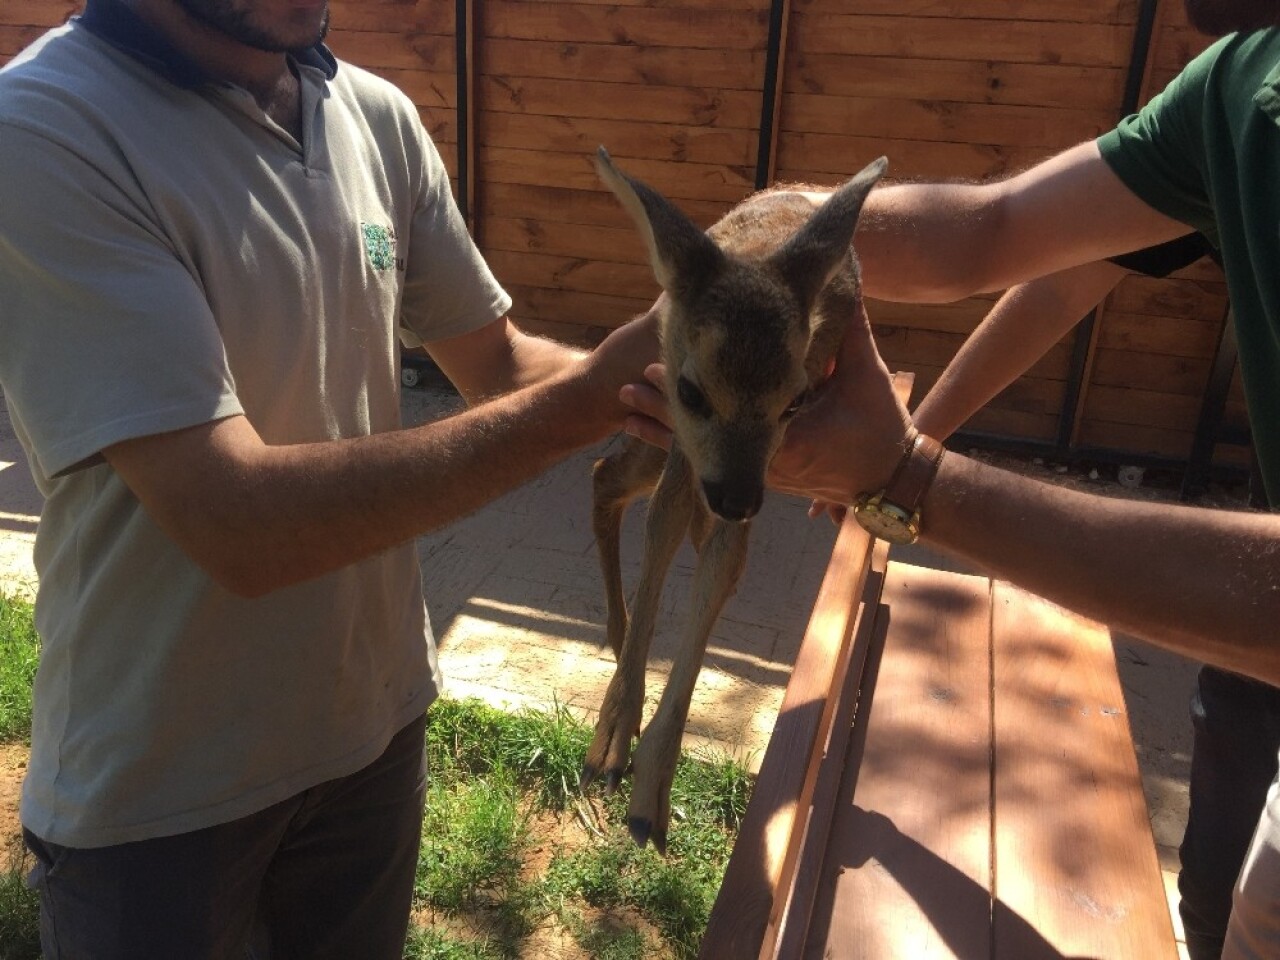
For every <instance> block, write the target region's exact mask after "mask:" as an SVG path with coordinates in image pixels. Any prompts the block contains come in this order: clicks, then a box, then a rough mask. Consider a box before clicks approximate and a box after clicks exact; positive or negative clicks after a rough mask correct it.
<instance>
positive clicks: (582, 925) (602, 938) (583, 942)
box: [560, 910, 654, 960]
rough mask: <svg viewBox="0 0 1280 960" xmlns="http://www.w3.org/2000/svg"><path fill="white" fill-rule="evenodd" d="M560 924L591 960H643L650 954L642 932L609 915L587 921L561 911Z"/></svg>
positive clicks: (572, 913) (573, 912)
mask: <svg viewBox="0 0 1280 960" xmlns="http://www.w3.org/2000/svg"><path fill="white" fill-rule="evenodd" d="M560 922H561V923H562V924H564V926H565V928H566V929H567V930H568V931H569V934H570V935H571V936H572V937H573V939H574V942H576V943H577V944H578V946H579V947H581V948H582V949H583V950H584V951H585V952H586V954H587V956H589V957H591V958H592V960H645V958H646V957H652V956H653V955H654V947H653V944H652V943H651V942H650V941H649V938H648V937H646V936H645V935H644V933H643V931H641V930H638V929H637V928H636V927H635V925H634V924H631V923H628V922H627V921H625V920H622V919H619V918H618V917H616V916H614V915H612V914H604V915H603V916H600V917H597V918H596V919H595V920H593V921H588V920H587V918H586V917H584V916H583V915H582V913H581V912H580V911H578V910H565V911H564V912H563V915H562V916H561V917H560Z"/></svg>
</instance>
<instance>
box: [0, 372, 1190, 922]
mask: <svg viewBox="0 0 1280 960" xmlns="http://www.w3.org/2000/svg"><path fill="white" fill-rule="evenodd" d="M459 406H460V401H459V400H458V398H457V396H456V395H455V394H453V393H452V391H451V390H449V389H448V388H446V387H443V386H441V385H440V384H438V383H433V382H432V381H431V380H430V379H428V380H427V381H426V383H425V386H424V387H419V388H415V389H410V390H406V391H405V395H404V404H403V410H404V417H405V421H406V423H421V422H424V421H428V420H432V419H435V418H438V417H441V416H445V415H447V414H448V413H450V412H452V411H454V410H456V409H458V408H459ZM618 442H620V441H619V440H617V439H614V440H611V441H608V442H606V443H603V444H601V445H599V446H598V447H596V448H593V449H591V450H587V451H583V452H581V453H579V454H577V455H575V456H573V457H570V458H569V459H568V460H566V461H565V462H563V463H562V464H560V465H559V466H558V467H556V468H554V469H552V470H550V471H549V472H547V473H545V474H544V475H543V476H541V477H540V478H538V479H537V480H535V481H533V482H532V483H530V484H527V485H526V486H524V487H522V488H520V489H519V490H516V491H514V492H512V493H511V494H509V495H507V496H505V497H503V498H501V499H500V500H498V501H496V502H494V503H492V504H490V505H489V506H487V507H485V508H484V509H482V510H480V511H479V512H477V513H475V514H474V515H472V516H470V517H467V518H465V519H463V520H461V521H459V522H457V523H454V524H452V525H450V526H449V527H448V528H446V529H443V530H440V531H437V532H436V533H434V534H432V535H430V536H426V537H422V538H421V539H420V540H419V553H420V557H421V561H422V567H423V573H424V581H425V583H426V595H427V605H428V609H429V611H430V614H431V618H432V622H433V625H434V627H435V630H436V636H437V638H438V641H439V645H440V658H441V665H442V668H443V670H444V673H445V677H446V692H447V693H448V694H449V695H452V696H459V697H462V696H478V697H481V698H483V699H485V700H487V701H489V702H491V703H494V704H497V705H501V706H506V707H512V706H522V705H530V706H538V707H545V706H548V705H551V704H555V703H559V704H564V705H567V706H568V707H569V708H570V709H571V710H572V711H574V712H575V713H577V714H578V715H579V716H581V717H583V718H587V719H589V718H590V716H591V714H592V712H593V711H594V710H595V708H596V707H597V706H598V704H599V703H600V700H601V698H602V696H603V694H604V689H605V687H606V685H607V684H608V682H609V678H610V677H611V676H612V672H613V659H612V654H611V653H610V652H609V651H608V650H607V649H606V648H605V638H604V628H603V623H604V613H605V611H604V597H603V590H602V587H601V582H600V574H599V570H598V566H597V560H596V555H595V546H594V541H593V537H592V533H591V524H590V483H589V475H590V465H591V463H592V462H593V461H594V459H595V458H596V457H598V456H600V455H601V454H602V453H603V452H605V451H607V450H609V449H612V448H613V445H614V444H616V443H618ZM39 509H40V498H39V495H38V494H37V493H36V491H35V489H34V485H33V484H32V482H31V477H30V474H29V472H28V469H27V466H26V461H25V458H24V456H23V454H22V451H21V449H20V447H19V446H18V444H17V441H16V439H15V438H14V435H13V429H12V426H11V424H10V423H9V419H8V416H7V413H5V411H4V410H3V407H0V589H6V590H9V591H14V590H17V591H22V592H26V593H30V592H31V591H32V590H33V588H34V585H35V571H34V569H33V568H32V565H31V545H32V543H33V541H34V536H35V527H36V523H37V520H38V516H39ZM805 509H806V505H805V504H804V503H802V502H799V501H796V500H791V499H787V498H783V497H777V496H774V495H770V497H769V500H768V502H767V503H766V505H765V508H764V510H763V511H762V512H761V514H760V516H759V518H758V519H757V520H756V521H755V523H754V527H753V531H752V543H751V552H750V556H749V559H748V564H747V569H746V572H745V574H744V576H743V579H742V581H741V583H740V585H739V589H738V592H737V594H736V595H735V596H734V597H733V598H732V599H731V600H730V601H729V603H728V605H727V607H726V609H725V611H724V613H723V615H722V616H721V618H720V620H719V622H718V623H717V625H716V628H715V631H714V633H713V635H712V637H711V640H710V643H709V647H708V653H707V658H706V662H705V666H704V668H703V671H702V675H701V677H700V679H699V683H698V687H697V691H696V693H695V695H694V700H693V703H692V706H691V708H690V714H689V723H688V743H689V745H691V746H694V747H697V746H700V745H703V746H710V747H714V748H715V749H718V750H722V751H727V752H729V753H730V754H732V755H733V756H735V757H737V758H738V759H740V760H741V761H743V762H744V763H746V764H747V765H748V766H749V767H751V768H753V769H754V768H755V767H756V766H757V765H758V763H759V761H760V759H761V757H762V755H763V752H764V747H765V745H766V744H767V742H768V738H769V735H770V732H771V730H772V728H773V724H774V722H775V719H776V716H777V712H778V708H779V706H780V704H781V702H782V695H783V691H784V689H785V686H786V683H787V680H788V678H789V675H790V668H791V664H792V663H793V661H794V659H795V655H796V651H797V648H798V645H799V642H800V640H801V638H802V636H803V634H804V629H805V626H806V624H807V622H808V617H809V613H810V609H811V607H812V604H813V601H814V598H815V597H816V595H817V591H818V586H819V584H820V582H821V579H822V575H823V572H824V571H825V568H826V563H827V560H828V557H829V554H830V551H831V547H832V545H833V543H834V541H835V529H834V527H833V526H832V525H831V524H830V523H828V522H826V521H825V520H820V521H812V522H811V521H809V520H808V519H807V517H806V516H805ZM642 522H643V510H642V509H638V508H637V509H633V510H632V511H631V512H630V514H629V515H628V517H627V520H626V522H625V524H624V542H623V574H624V578H625V579H626V582H627V583H629V584H631V583H634V582H635V579H636V576H637V571H638V566H639V561H640V554H641V548H640V533H641V525H642ZM893 556H894V559H896V560H903V561H906V562H909V563H916V564H920V565H925V566H937V567H942V568H946V569H959V570H962V572H963V567H961V566H959V565H956V564H954V563H952V562H950V561H949V560H948V559H947V558H945V557H940V556H938V555H936V554H933V553H931V552H930V551H927V550H924V549H922V548H911V549H908V550H898V549H895V552H894V555H893ZM693 562H694V556H693V552H692V550H691V549H690V548H689V547H688V546H687V545H686V546H685V547H684V548H682V550H681V552H680V553H679V554H678V555H677V557H676V560H675V563H674V564H673V567H672V571H671V575H670V577H669V579H668V584H667V589H666V591H665V594H664V600H663V606H662V613H661V618H660V621H659V623H658V628H657V636H656V637H655V640H654V648H653V655H652V657H651V660H650V669H649V672H648V681H647V690H648V694H649V697H648V699H649V708H650V709H652V706H653V704H654V703H656V699H657V697H658V695H659V694H660V693H661V688H662V684H663V683H664V682H665V678H666V671H667V669H668V667H669V664H670V661H671V656H672V651H673V647H674V645H675V643H676V638H677V637H678V636H679V625H680V622H681V618H682V612H683V611H684V610H685V607H686V603H687V599H688V594H689V584H690V578H691V574H692V571H693ZM970 572H971V571H970ZM1116 653H1117V660H1118V662H1119V666H1120V675H1121V681H1122V683H1123V685H1124V689H1125V694H1126V699H1127V705H1128V709H1129V716H1130V722H1131V724H1132V728H1133V733H1134V741H1135V744H1136V746H1137V750H1138V760H1139V765H1140V767H1141V769H1142V774H1143V782H1144V788H1145V790H1146V795H1147V801H1148V806H1149V809H1150V812H1151V817H1152V825H1153V829H1154V832H1155V835H1156V840H1157V847H1158V849H1159V852H1160V857H1161V863H1162V866H1163V867H1164V868H1165V870H1166V881H1167V883H1168V884H1170V885H1172V882H1173V876H1174V874H1173V871H1176V869H1177V855H1176V847H1177V843H1178V841H1179V840H1180V838H1181V833H1182V829H1183V826H1184V825H1185V822H1186V779H1187V771H1188V765H1189V756H1190V725H1189V722H1188V720H1187V698H1188V695H1189V692H1190V688H1191V680H1192V677H1193V676H1194V672H1195V669H1196V665H1195V664H1192V663H1190V662H1189V661H1185V660H1183V659H1181V658H1179V657H1175V656H1172V655H1169V654H1165V653H1162V652H1161V651H1159V650H1155V649H1153V648H1151V647H1149V646H1146V645H1145V644H1141V643H1138V642H1136V641H1131V640H1128V639H1125V638H1117V640H1116ZM1175 926H1176V915H1175ZM1179 939H1181V937H1180V936H1179Z"/></svg>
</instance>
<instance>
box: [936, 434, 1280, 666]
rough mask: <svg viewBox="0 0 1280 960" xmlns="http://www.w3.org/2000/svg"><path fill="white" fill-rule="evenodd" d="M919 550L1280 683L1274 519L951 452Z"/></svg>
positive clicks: (1279, 548) (1278, 535)
mask: <svg viewBox="0 0 1280 960" xmlns="http://www.w3.org/2000/svg"><path fill="white" fill-rule="evenodd" d="M924 517H925V524H924V530H923V535H924V538H925V540H926V541H927V542H929V543H931V544H932V545H934V546H937V547H939V548H941V549H943V550H945V551H946V552H948V553H952V554H955V555H957V556H961V557H964V558H966V559H968V560H970V561H972V562H973V563H976V564H978V565H979V566H981V567H983V568H984V569H986V570H988V571H990V572H991V573H993V574H995V575H997V576H1000V577H1002V578H1005V579H1008V580H1011V581H1012V582H1014V583H1016V584H1018V585H1020V586H1022V587H1024V588H1026V589H1027V590H1030V591H1032V592H1034V593H1037V594H1040V595H1041V596H1044V597H1046V598H1048V599H1050V600H1053V601H1055V602H1057V603H1060V604H1062V605H1063V606H1065V607H1069V608H1071V609H1073V610H1077V611H1079V612H1081V613H1084V614H1086V615H1088V616H1091V617H1093V618H1094V619H1097V620H1100V621H1102V622H1104V623H1107V624H1109V625H1111V626H1113V627H1116V628H1118V629H1121V630H1124V631H1125V632H1127V633H1132V634H1133V635H1135V636H1138V637H1141V638H1143V639H1145V640H1148V641H1150V642H1151V643H1153V644H1155V645H1157V646H1160V647H1163V648H1165V649H1168V650H1172V651H1173V652H1175V653H1180V654H1183V655H1185V656H1188V657H1192V658H1195V659H1197V660H1204V661H1206V662H1209V663H1212V664H1214V665H1215V666H1218V667H1222V668H1224V669H1227V670H1233V671H1235V672H1237V673H1243V674H1246V675H1248V676H1252V677H1255V678H1257V679H1260V680H1264V681H1266V682H1268V683H1272V684H1277V683H1280V635H1278V634H1277V633H1276V625H1277V624H1280V516H1277V515H1272V514H1258V513H1239V512H1231V511H1224V510H1208V509H1203V508H1195V507H1183V506H1176V505H1170V504H1156V503H1149V502H1145V501H1131V500H1117V499H1112V498H1106V497H1100V496H1097V495H1090V494H1083V493H1078V492H1076V491H1072V490H1068V489H1065V488H1061V487H1054V486H1049V485H1046V484H1042V483H1038V482H1036V481H1033V480H1030V479H1028V478H1025V477H1020V476H1017V475H1014V474H1011V473H1007V472H1005V471H1002V470H998V469H995V468H993V467H989V466H987V465H985V464H980V463H977V462H975V461H972V460H969V459H966V458H964V457H961V456H958V455H955V454H948V455H947V456H946V457H945V458H944V459H943V463H942V468H941V470H940V471H939V474H938V477H937V480H936V481H935V483H934V486H933V488H932V489H931V490H930V492H929V495H928V497H927V499H926V501H925V508H924Z"/></svg>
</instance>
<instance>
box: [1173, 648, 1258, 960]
mask: <svg viewBox="0 0 1280 960" xmlns="http://www.w3.org/2000/svg"><path fill="white" fill-rule="evenodd" d="M1191 723H1192V727H1193V728H1194V733H1195V739H1194V743H1193V746H1192V753H1191V783H1190V804H1191V805H1190V810H1189V812H1188V816H1187V831H1186V833H1185V835H1184V836H1183V840H1182V847H1181V849H1180V851H1179V852H1180V854H1181V858H1182V870H1181V872H1180V873H1179V874H1178V892H1179V893H1180V894H1181V896H1182V899H1181V902H1180V903H1179V905H1178V909H1179V912H1180V913H1181V915H1182V925H1183V929H1184V930H1185V932H1186V938H1187V953H1188V954H1189V955H1190V957H1191V960H1218V958H1219V957H1220V956H1221V955H1222V944H1223V939H1224V938H1225V937H1226V934H1227V921H1228V919H1229V918H1230V916H1231V893H1232V890H1233V888H1234V887H1235V883H1236V879H1237V877H1238V876H1239V874H1240V867H1241V865H1242V864H1243V863H1244V858H1245V854H1246V853H1247V851H1248V849H1249V843H1250V841H1251V840H1252V839H1253V832H1254V828H1255V827H1256V826H1257V825H1258V818H1259V816H1260V815H1261V813H1262V809H1263V807H1264V806H1265V805H1266V800H1267V790H1268V789H1269V788H1270V786H1271V782H1272V781H1273V780H1274V779H1275V778H1276V771H1277V754H1278V753H1280V689H1277V688H1275V687H1272V686H1268V685H1267V684H1264V683H1259V682H1257V681H1255V680H1249V679H1247V678H1245V677H1241V676H1237V675H1236V674H1234V673H1227V672H1226V671H1223V670H1218V669H1215V668H1213V667H1203V668H1202V669H1201V670H1200V675H1199V677H1198V678H1197V683H1196V690H1195V692H1194V694H1193V695H1192V698H1191Z"/></svg>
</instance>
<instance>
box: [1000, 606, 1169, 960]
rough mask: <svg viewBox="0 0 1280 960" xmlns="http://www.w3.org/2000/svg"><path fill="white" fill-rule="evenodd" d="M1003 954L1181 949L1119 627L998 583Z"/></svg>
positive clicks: (1034, 957)
mask: <svg viewBox="0 0 1280 960" xmlns="http://www.w3.org/2000/svg"><path fill="white" fill-rule="evenodd" d="M992 649H993V663H994V681H995V694H996V695H995V715H994V726H995V755H994V767H993V769H994V771H995V777H994V783H995V823H996V827H997V829H996V833H995V863H996V886H995V893H996V903H995V910H994V914H993V921H994V929H995V943H996V951H995V956H996V958H997V960H999V958H1002V957H1005V958H1011V960H1012V958H1025V960H1040V958H1048V957H1058V956H1067V957H1100V958H1108V960H1110V958H1115V960H1122V958H1131V957H1135V958H1136V957H1142V958H1148V957H1149V958H1164V957H1170V958H1172V957H1176V956H1177V945H1176V942H1175V941H1174V935H1173V927H1172V924H1171V922H1170V919H1169V913H1168V909H1167V906H1166V900H1165V893H1164V889H1163V885H1162V883H1161V879H1160V868H1159V863H1158V861H1157V857H1156V852H1155V845H1154V841H1153V839H1152V834H1151V825H1150V822H1149V820H1148V818H1147V810H1146V804H1145V802H1144V799H1143V793H1142V785H1141V780H1140V777H1139V773H1138V764H1137V759H1136V757H1135V755H1134V750H1133V745H1132V740H1131V735H1130V730H1129V718H1128V714H1127V712H1126V710H1125V702H1124V694H1123V691H1122V690H1121V688H1120V682H1119V678H1118V676H1117V674H1116V669H1115V656H1114V653H1113V651H1112V645H1111V636H1110V633H1109V631H1108V630H1107V629H1106V628H1105V627H1103V626H1101V625H1099V624H1097V623H1094V622H1092V621H1090V620H1085V619H1083V618H1081V617H1078V616H1076V615H1074V614H1072V613H1069V612H1068V611H1066V610H1063V609H1062V608H1060V607H1057V606H1055V605H1053V604H1051V603H1049V602H1047V601H1045V600H1042V599H1040V598H1039V597H1036V596H1033V595H1031V594H1028V593H1026V592H1024V591H1022V590H1019V589H1018V588H1016V587H1013V586H1011V585H1010V584H1008V583H1004V582H1001V581H996V582H995V583H994V584H993V643H992Z"/></svg>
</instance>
